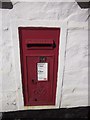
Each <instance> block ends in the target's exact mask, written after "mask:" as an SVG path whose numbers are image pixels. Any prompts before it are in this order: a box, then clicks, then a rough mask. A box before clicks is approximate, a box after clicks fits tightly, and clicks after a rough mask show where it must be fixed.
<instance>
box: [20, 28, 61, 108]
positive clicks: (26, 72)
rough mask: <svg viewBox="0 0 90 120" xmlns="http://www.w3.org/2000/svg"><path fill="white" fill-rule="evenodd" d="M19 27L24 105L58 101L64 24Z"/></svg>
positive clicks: (38, 104)
mask: <svg viewBox="0 0 90 120" xmlns="http://www.w3.org/2000/svg"><path fill="white" fill-rule="evenodd" d="M18 30H19V43H20V59H21V74H22V85H23V95H24V105H25V106H42V105H55V100H56V88H57V73H58V54H59V42H60V41H59V40H60V28H49V27H19V28H18Z"/></svg>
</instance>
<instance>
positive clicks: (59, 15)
mask: <svg viewBox="0 0 90 120" xmlns="http://www.w3.org/2000/svg"><path fill="white" fill-rule="evenodd" d="M1 12H2V20H0V28H2V30H0V56H1V57H0V61H1V62H0V111H1V112H2V111H16V110H19V109H20V108H22V109H23V104H22V105H21V104H19V97H18V95H19V94H21V89H22V88H21V87H22V86H21V82H20V80H18V83H17V80H16V78H18V76H17V75H16V73H15V61H14V49H13V39H12V32H13V31H12V30H11V21H12V20H16V21H17V22H18V21H20V20H28V21H29V20H30V21H34V20H42V21H43V20H61V21H67V22H68V25H67V33H66V34H67V39H66V40H67V42H66V45H65V46H66V54H65V64H64V73H63V77H62V79H63V85H62V89H61V90H62V97H61V100H60V107H61V108H63V107H65V108H67V107H77V106H88V16H89V15H88V9H81V8H80V7H79V6H78V5H77V3H76V2H55V3H54V2H52V3H51V2H49V3H48V2H34V3H33V2H31V3H30V2H27V3H22V2H20V3H19V2H17V3H16V4H15V2H14V6H13V9H10V10H6V9H3V10H1V9H0V14H1ZM0 17H1V16H0ZM1 22H2V23H1ZM1 34H2V36H1ZM15 36H16V34H15ZM1 37H2V38H1ZM1 63H2V64H1ZM17 86H18V87H17ZM21 96H22V95H21ZM22 100H23V98H22Z"/></svg>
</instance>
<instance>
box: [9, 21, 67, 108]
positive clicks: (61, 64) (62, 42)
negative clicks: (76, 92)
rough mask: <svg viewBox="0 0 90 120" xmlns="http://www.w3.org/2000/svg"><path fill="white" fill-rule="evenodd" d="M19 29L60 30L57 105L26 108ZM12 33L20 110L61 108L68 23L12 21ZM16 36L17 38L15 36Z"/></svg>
mask: <svg viewBox="0 0 90 120" xmlns="http://www.w3.org/2000/svg"><path fill="white" fill-rule="evenodd" d="M18 27H51V28H53V27H54V28H55V27H56V28H60V29H61V32H60V44H59V56H58V77H57V88H56V103H55V105H50V106H47V105H45V106H24V99H23V89H22V86H23V85H22V77H21V62H20V45H19V34H18ZM11 31H12V36H11V38H12V40H13V41H12V44H13V47H14V49H13V55H14V58H15V59H14V63H15V66H14V67H15V74H16V85H17V88H16V89H18V88H20V89H19V92H17V94H18V98H17V102H18V109H19V110H20V109H52V108H53V109H54V108H60V106H61V99H62V89H63V74H64V65H65V51H66V40H67V39H66V38H67V21H60V20H45V21H44V20H43V21H41V20H39V21H36V20H35V21H29V20H18V21H17V20H12V21H11ZM15 34H16V36H15Z"/></svg>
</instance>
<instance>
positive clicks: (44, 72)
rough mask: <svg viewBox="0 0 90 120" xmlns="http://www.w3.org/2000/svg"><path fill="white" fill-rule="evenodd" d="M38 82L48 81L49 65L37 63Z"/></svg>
mask: <svg viewBox="0 0 90 120" xmlns="http://www.w3.org/2000/svg"><path fill="white" fill-rule="evenodd" d="M37 74H38V75H37V77H38V81H47V80H48V63H37Z"/></svg>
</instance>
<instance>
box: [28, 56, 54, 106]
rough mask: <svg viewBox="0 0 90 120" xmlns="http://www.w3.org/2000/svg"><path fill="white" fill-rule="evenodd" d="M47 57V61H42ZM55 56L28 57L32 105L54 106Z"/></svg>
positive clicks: (30, 102) (29, 88)
mask: <svg viewBox="0 0 90 120" xmlns="http://www.w3.org/2000/svg"><path fill="white" fill-rule="evenodd" d="M42 57H45V61H44V62H42V61H41V60H40V59H42ZM53 64H54V56H48V55H47V56H40V55H39V56H28V57H27V71H28V72H27V79H28V96H29V98H28V99H29V104H30V105H50V104H54V98H53V88H52V86H53V77H54V76H53V74H52V73H53Z"/></svg>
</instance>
